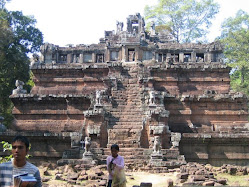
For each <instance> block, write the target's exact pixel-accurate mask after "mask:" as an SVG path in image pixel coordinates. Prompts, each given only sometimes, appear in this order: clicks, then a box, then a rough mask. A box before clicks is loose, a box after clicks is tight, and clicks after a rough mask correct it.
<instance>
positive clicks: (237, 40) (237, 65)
mask: <svg viewBox="0 0 249 187" xmlns="http://www.w3.org/2000/svg"><path fill="white" fill-rule="evenodd" d="M220 40H221V42H222V43H223V45H224V54H225V57H226V61H227V63H228V64H229V65H230V66H231V67H233V70H234V72H233V74H232V77H231V78H232V87H233V88H234V89H235V90H237V91H244V92H245V93H246V92H247V94H249V89H248V86H249V85H248V82H249V74H248V70H249V63H248V62H249V53H248V51H249V14H248V13H246V12H245V11H243V10H239V11H238V12H237V14H236V16H235V17H230V18H228V19H226V20H225V21H224V22H223V24H222V33H221V37H220Z"/></svg>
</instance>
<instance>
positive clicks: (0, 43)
mask: <svg viewBox="0 0 249 187" xmlns="http://www.w3.org/2000/svg"><path fill="white" fill-rule="evenodd" d="M2 2H3V3H2ZM4 2H5V1H4V0H2V1H0V5H1V6H2V5H3V4H4ZM35 23H36V20H35V19H34V18H33V17H28V16H24V15H23V14H22V12H19V11H8V10H6V9H5V8H2V9H0V115H3V116H4V118H5V125H7V126H8V124H9V123H10V121H11V118H12V115H11V111H12V103H11V101H10V99H9V95H11V92H12V90H13V89H14V88H15V81H16V80H17V79H18V80H22V81H24V82H27V81H28V80H29V77H30V75H29V63H30V61H29V58H28V56H27V54H28V53H33V52H36V51H38V50H39V47H40V45H41V44H42V43H43V36H42V33H41V32H40V31H39V30H38V29H37V28H36V27H35Z"/></svg>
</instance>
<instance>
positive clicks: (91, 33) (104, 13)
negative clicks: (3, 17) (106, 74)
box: [6, 0, 249, 46]
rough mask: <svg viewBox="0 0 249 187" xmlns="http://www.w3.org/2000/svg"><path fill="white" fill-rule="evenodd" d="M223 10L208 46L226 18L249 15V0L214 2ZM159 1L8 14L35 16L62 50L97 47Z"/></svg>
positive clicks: (51, 5) (89, 3)
mask: <svg viewBox="0 0 249 187" xmlns="http://www.w3.org/2000/svg"><path fill="white" fill-rule="evenodd" d="M215 1H216V2H218V3H219V4H220V6H221V8H220V12H219V14H218V15H217V16H216V18H215V19H214V20H213V21H212V23H213V24H212V27H211V28H210V34H209V35H208V40H209V42H212V41H213V40H214V39H215V38H216V37H217V36H219V35H220V31H221V29H220V25H221V23H222V21H223V20H224V19H225V18H228V17H231V16H232V17H234V16H235V14H236V12H237V11H238V10H239V9H242V10H244V11H246V12H248V13H249V1H248V0H215ZM156 3H157V0H70V1H69V0H12V1H11V2H10V3H7V4H6V8H7V9H8V10H12V11H15V10H18V11H22V12H23V14H24V15H33V16H34V18H35V19H36V20H37V24H36V27H37V28H39V29H40V31H41V32H42V33H43V37H44V42H48V43H53V44H55V45H59V46H65V45H67V44H73V45H77V44H92V43H98V42H99V38H101V37H104V31H111V30H116V21H122V22H124V25H126V18H127V17H128V16H129V15H133V14H136V13H138V12H139V13H140V14H141V15H142V16H143V15H144V7H145V6H146V5H154V4H156Z"/></svg>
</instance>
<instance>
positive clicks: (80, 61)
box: [79, 54, 84, 63]
mask: <svg viewBox="0 0 249 187" xmlns="http://www.w3.org/2000/svg"><path fill="white" fill-rule="evenodd" d="M83 59H84V57H83V54H80V60H79V63H83Z"/></svg>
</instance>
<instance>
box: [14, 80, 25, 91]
mask: <svg viewBox="0 0 249 187" xmlns="http://www.w3.org/2000/svg"><path fill="white" fill-rule="evenodd" d="M15 85H16V89H14V90H13V91H12V94H26V93H27V90H25V89H23V85H24V82H23V81H19V80H16V84H15Z"/></svg>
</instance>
